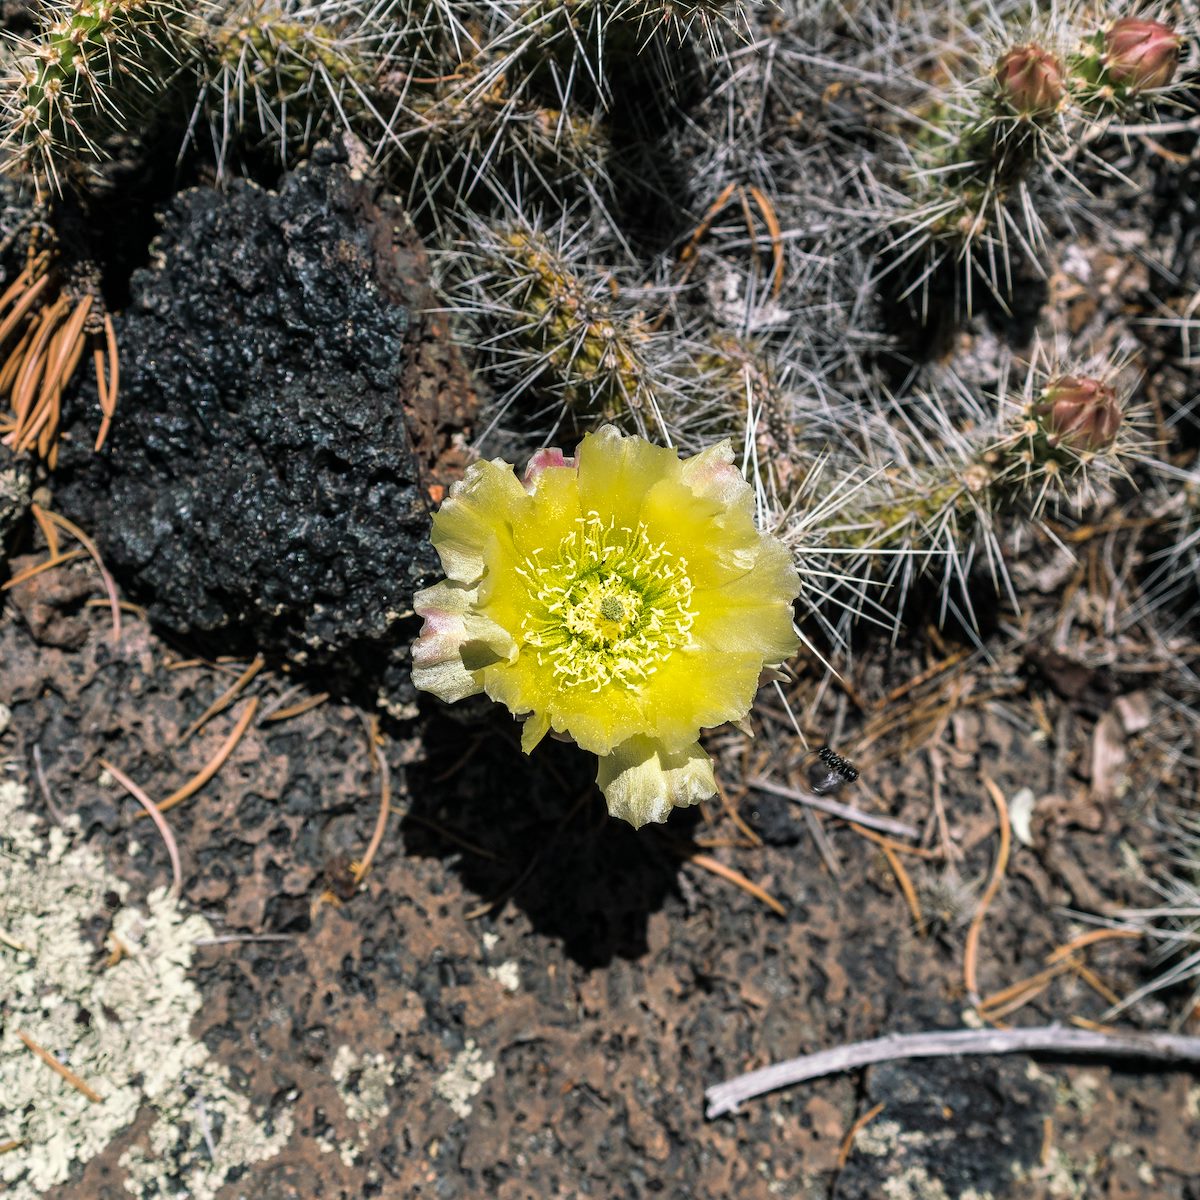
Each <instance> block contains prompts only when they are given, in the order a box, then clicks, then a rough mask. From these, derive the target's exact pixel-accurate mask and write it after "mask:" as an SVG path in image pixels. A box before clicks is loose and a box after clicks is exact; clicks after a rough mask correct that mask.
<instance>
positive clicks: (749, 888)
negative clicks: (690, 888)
mask: <svg viewBox="0 0 1200 1200" xmlns="http://www.w3.org/2000/svg"><path fill="white" fill-rule="evenodd" d="M687 861H688V862H690V863H695V865H696V866H698V867H701V868H702V869H703V870H705V871H711V872H712V873H713V874H714V875H719V876H720V877H721V878H722V879H725V880H728V881H729V882H730V883H732V884H735V885H736V886H737V887H740V888H741V889H742V891H744V892H749V893H750V895H751V896H753V897H754V898H755V899H756V900H761V901H762V902H763V903H764V904H765V905H766V906H767V907H768V908H769V909H771V911H772V912H776V913H778V914H779V915H780V916H781V917H786V916H787V909H786V908H784V907H783V905H782V904H780V903H779V901H778V900H776V899H775V897H774V896H772V895H771V894H770V892H767V891H765V890H764V889H763V888H761V887H759V886H758V884H757V883H754V882H753V881H752V880H750V879H747V878H746V876H745V875H743V874H742V873H741V871H735V870H734V869H733V868H732V867H727V866H726V865H725V864H724V863H721V862H717V860H716V859H715V858H709V856H708V855H707V854H689V855H688V858H687Z"/></svg>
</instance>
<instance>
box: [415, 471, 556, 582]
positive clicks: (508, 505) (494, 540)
mask: <svg viewBox="0 0 1200 1200" xmlns="http://www.w3.org/2000/svg"><path fill="white" fill-rule="evenodd" d="M531 503H532V502H531V501H530V498H529V495H528V494H527V493H526V491H525V489H524V488H523V487H522V486H521V483H520V481H519V480H518V479H517V477H516V475H514V474H513V469H512V467H510V466H509V465H508V464H507V463H505V462H503V461H502V460H501V459H498V458H497V459H493V460H491V461H490V462H477V463H472V464H471V466H470V467H468V468H467V473H466V474H465V475H464V476H463V478H462V479H460V480H459V481H458V482H457V483H455V484H453V486H452V487H451V488H450V495H449V496H448V497H447V498H446V500H445V502H444V503H443V504H442V506H441V508H439V509H438V511H437V512H436V513H435V514H434V516H433V533H432V535H431V538H432V541H433V545H434V547H435V549H436V550H437V552H438V557H439V558H440V559H441V560H442V567H443V569H444V570H445V572H446V574H447V575H448V576H449V577H450V578H451V579H453V580H455V581H457V582H458V583H464V584H474V583H478V582H479V580H480V578H481V577H482V576H483V573H484V569H485V567H486V568H487V569H489V570H490V571H491V572H492V573H493V574H495V573H498V572H501V571H503V570H505V569H508V568H511V566H512V560H513V552H512V530H513V527H514V525H515V524H518V523H522V524H523V523H524V521H525V520H526V519H527V517H528V513H529V510H530V507H531Z"/></svg>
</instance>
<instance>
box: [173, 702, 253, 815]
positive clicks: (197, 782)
mask: <svg viewBox="0 0 1200 1200" xmlns="http://www.w3.org/2000/svg"><path fill="white" fill-rule="evenodd" d="M257 711H258V697H257V696H252V697H251V698H250V703H249V704H248V705H246V710H245V711H244V712H243V713H242V715H241V716H240V717H239V718H238V722H237V724H236V725H235V726H234V727H233V728H232V729H231V730H230V731H229V736H228V737H227V738H226V739H225V740H224V741H223V742H222V743H221V745H220V747H218V749H217V752H216V754H214V755H213V756H212V758H210V759H209V760H208V762H207V763H205V765H204V766H203V767H202V768H201V769H200V771H198V772H197V773H196V774H195V775H193V776H192V778H191V779H189V780H188V781H187V783H185V784H184V785H183V787H181V788H179V789H178V790H177V791H174V792H172V793H171V794H170V795H169V796H168V797H167V798H166V799H165V800H163V801H162V802H161V803H160V804H159V805H158V806H157V807H158V811H159V812H160V813H165V812H166V811H167V810H168V809H172V808H174V807H175V805H177V804H178V803H180V801H182V800H186V799H187V798H188V797H189V796H193V795H195V794H196V792H198V791H199V790H200V789H201V788H202V787H203V786H204V785H205V784H206V783H207V782H208V781H209V780H210V779H211V778H212V777H213V776H214V775H215V774H216V773H217V772H218V771H219V770H220V769H221V768H222V767H223V766H224V765H225V760H226V759H227V758H228V757H229V756H230V755H231V754H232V753H233V750H234V747H235V746H236V745H237V744H238V742H240V741H241V740H242V735H243V734H244V733H245V732H246V730H247V729H249V727H250V722H251V721H253V720H254V714H255V713H256V712H257Z"/></svg>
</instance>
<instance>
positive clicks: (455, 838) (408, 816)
mask: <svg viewBox="0 0 1200 1200" xmlns="http://www.w3.org/2000/svg"><path fill="white" fill-rule="evenodd" d="M404 819H405V820H406V821H414V822H416V824H418V825H424V826H425V828H426V829H432V830H433V831H434V833H437V834H440V835H441V836H442V837H444V838H445V839H446V840H447V841H448V842H453V843H454V844H455V845H456V846H461V847H462V848H463V849H464V850H469V851H470V852H471V853H472V854H478V855H479V857H480V858H487V859H491V861H492V862H498V863H507V862H508V859H506V858H502V857H501V856H500V855H499V854H493V853H492V851H491V850H485V849H484V848H483V847H482V846H477V845H475V843H474V842H469V841H467V839H466V838H465V837H462V836H461V835H460V834H457V833H455V832H454V830H453V829H448V828H447V827H446V826H445V825H442V824H440V823H439V822H437V821H431V820H430V819H429V818H428V817H423V816H421V814H420V813H415V812H408V813H405V814H404Z"/></svg>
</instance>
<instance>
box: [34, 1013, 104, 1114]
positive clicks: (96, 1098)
mask: <svg viewBox="0 0 1200 1200" xmlns="http://www.w3.org/2000/svg"><path fill="white" fill-rule="evenodd" d="M15 1033H16V1035H17V1037H19V1038H20V1039H21V1041H23V1042H24V1043H25V1045H26V1046H28V1047H29V1049H30V1050H32V1051H33V1052H34V1054H36V1055H37V1056H38V1058H40V1059H41V1060H42V1062H44V1063H45V1064H46V1066H48V1067H49V1068H50V1069H51V1070H53V1071H57V1072H58V1074H60V1075H61V1076H62V1077H63V1078H64V1079H65V1080H66V1081H67V1082H68V1083H69V1084H70V1085H71V1086H72V1087H73V1088H74V1089H75V1090H76V1091H77V1092H82V1093H83V1095H85V1096H86V1097H87V1098H88V1099H89V1100H90V1101H91V1102H92V1103H93V1104H100V1103H102V1102H103V1097H102V1096H101V1095H100V1094H99V1093H98V1092H97V1091H95V1089H93V1088H90V1087H88V1085H87V1084H86V1083H84V1082H83V1080H82V1079H80V1078H79V1076H78V1075H76V1074H75V1072H74V1071H72V1070H71V1068H70V1067H68V1066H65V1065H64V1064H63V1063H60V1062H59V1061H58V1059H57V1058H55V1057H54V1055H53V1054H51V1053H50V1051H49V1050H47V1049H46V1048H45V1047H43V1046H39V1045H38V1044H37V1042H35V1041H34V1040H33V1038H31V1037H30V1036H29V1034H27V1033H25V1032H24V1030H21V1029H18V1030H15Z"/></svg>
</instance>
